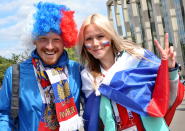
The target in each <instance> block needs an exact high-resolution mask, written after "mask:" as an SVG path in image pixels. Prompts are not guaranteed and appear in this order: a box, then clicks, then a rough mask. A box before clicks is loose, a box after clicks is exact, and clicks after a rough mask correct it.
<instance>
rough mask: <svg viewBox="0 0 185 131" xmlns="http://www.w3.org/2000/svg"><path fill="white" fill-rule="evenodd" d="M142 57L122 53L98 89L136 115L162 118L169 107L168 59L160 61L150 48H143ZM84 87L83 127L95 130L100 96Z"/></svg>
mask: <svg viewBox="0 0 185 131" xmlns="http://www.w3.org/2000/svg"><path fill="white" fill-rule="evenodd" d="M144 57H145V58H146V59H144V58H142V59H138V58H135V57H133V56H131V55H130V54H128V53H126V52H125V53H123V55H122V56H121V57H120V58H118V60H117V61H116V63H115V64H114V65H113V66H112V67H111V68H110V69H109V71H108V72H107V74H106V75H105V78H104V80H103V82H102V84H101V85H100V86H99V91H100V93H101V94H102V95H104V96H106V97H107V98H109V99H111V100H113V101H114V102H116V103H118V104H120V105H121V106H123V107H125V108H127V109H128V110H130V111H133V112H135V113H137V114H139V115H144V116H154V117H164V116H165V114H166V112H167V110H168V106H169V89H170V87H169V76H168V61H167V60H162V61H160V59H159V58H157V57H156V56H155V55H154V54H153V53H151V52H149V51H144ZM85 78H86V77H85ZM85 78H84V79H85ZM85 81H87V79H86V80H85ZM84 88H86V89H84V92H85V93H86V94H88V95H87V96H86V97H87V100H86V104H85V110H84V114H83V115H84V120H85V123H86V124H85V125H86V126H85V129H86V130H88V131H95V130H97V128H98V127H97V126H98V118H97V117H98V114H99V99H100V97H99V96H96V95H95V93H94V92H92V91H90V89H89V88H90V85H89V84H87V85H86V86H85V87H84ZM87 92H89V93H87ZM93 127H94V128H93Z"/></svg>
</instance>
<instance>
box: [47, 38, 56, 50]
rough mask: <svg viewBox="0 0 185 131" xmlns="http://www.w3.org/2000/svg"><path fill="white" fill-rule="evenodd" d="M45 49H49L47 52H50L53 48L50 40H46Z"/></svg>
mask: <svg viewBox="0 0 185 131" xmlns="http://www.w3.org/2000/svg"><path fill="white" fill-rule="evenodd" d="M46 48H47V49H49V50H52V49H53V48H54V46H53V42H52V40H48V43H47V45H46Z"/></svg>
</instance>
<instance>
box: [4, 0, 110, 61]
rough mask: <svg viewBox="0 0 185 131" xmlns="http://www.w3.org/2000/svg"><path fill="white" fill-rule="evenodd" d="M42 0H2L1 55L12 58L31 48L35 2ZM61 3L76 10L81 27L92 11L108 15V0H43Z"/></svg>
mask: <svg viewBox="0 0 185 131" xmlns="http://www.w3.org/2000/svg"><path fill="white" fill-rule="evenodd" d="M38 1H40V0H0V56H3V57H6V58H11V56H12V53H15V54H22V53H24V52H25V51H26V50H27V49H31V47H33V46H32V44H31V43H28V42H25V40H26V36H27V33H28V32H29V31H28V30H29V23H31V19H32V18H31V17H30V16H32V14H33V9H34V7H33V5H34V3H36V2H38ZM41 1H50V2H55V3H61V4H65V5H67V6H68V7H69V8H70V9H71V10H74V11H75V20H76V23H77V27H78V28H79V27H80V25H81V24H82V22H83V20H84V19H85V18H86V17H87V16H88V15H90V14H92V13H100V14H103V15H107V7H106V2H107V0H41Z"/></svg>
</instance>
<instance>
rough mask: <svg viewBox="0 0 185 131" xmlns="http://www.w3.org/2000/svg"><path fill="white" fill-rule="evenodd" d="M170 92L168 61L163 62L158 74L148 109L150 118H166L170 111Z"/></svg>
mask: <svg viewBox="0 0 185 131" xmlns="http://www.w3.org/2000/svg"><path fill="white" fill-rule="evenodd" d="M169 92H170V86H169V72H168V61H167V60H162V61H161V65H160V67H159V70H158V73H157V78H156V82H155V87H154V90H153V94H152V99H151V101H150V103H149V105H148V107H147V111H148V113H149V115H150V116H154V117H164V115H165V114H166V112H167V110H168V105H169V94H170V93H169Z"/></svg>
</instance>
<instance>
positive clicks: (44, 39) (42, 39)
mask: <svg viewBox="0 0 185 131" xmlns="http://www.w3.org/2000/svg"><path fill="white" fill-rule="evenodd" d="M38 40H39V41H40V42H45V41H47V39H46V38H39V39H38Z"/></svg>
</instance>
